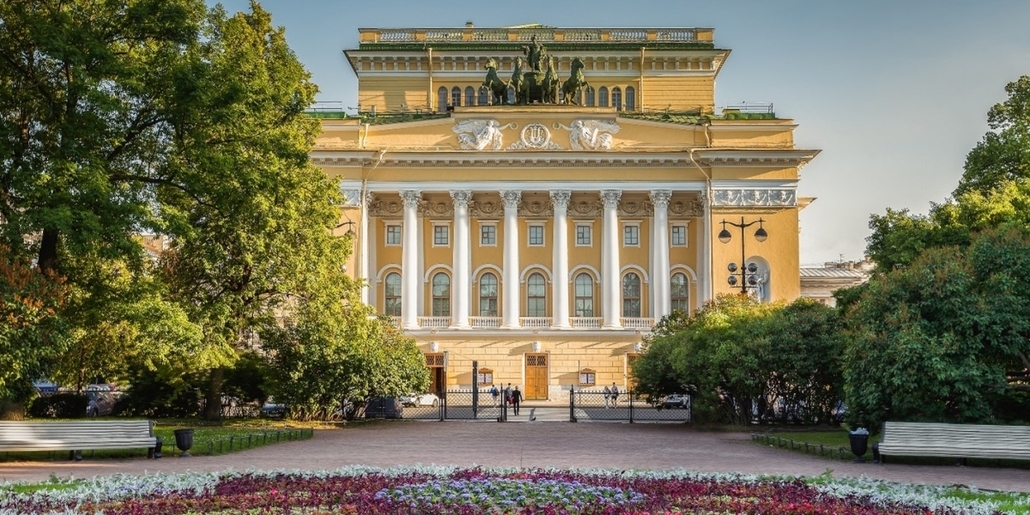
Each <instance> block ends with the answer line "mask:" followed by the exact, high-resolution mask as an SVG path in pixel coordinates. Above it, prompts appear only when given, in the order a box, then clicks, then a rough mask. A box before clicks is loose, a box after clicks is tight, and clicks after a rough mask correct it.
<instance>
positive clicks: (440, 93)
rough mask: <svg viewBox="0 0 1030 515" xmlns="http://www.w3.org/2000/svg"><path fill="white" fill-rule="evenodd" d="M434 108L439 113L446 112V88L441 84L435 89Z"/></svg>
mask: <svg viewBox="0 0 1030 515" xmlns="http://www.w3.org/2000/svg"><path fill="white" fill-rule="evenodd" d="M436 110H437V111H439V112H441V113H446V112H447V88H445V87H443V86H440V89H438V90H436Z"/></svg>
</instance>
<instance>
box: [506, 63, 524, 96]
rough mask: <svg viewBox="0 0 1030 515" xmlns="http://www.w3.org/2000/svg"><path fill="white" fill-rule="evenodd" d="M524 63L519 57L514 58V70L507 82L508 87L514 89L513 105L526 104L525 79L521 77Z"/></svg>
mask: <svg viewBox="0 0 1030 515" xmlns="http://www.w3.org/2000/svg"><path fill="white" fill-rule="evenodd" d="M523 63H524V61H523V60H522V58H521V57H516V58H515V70H514V71H512V72H511V80H510V81H508V86H511V87H512V88H513V89H515V103H516V104H526V103H528V102H527V100H528V99H527V98H526V97H527V95H526V93H528V91H526V78H525V77H523V76H522V64H523Z"/></svg>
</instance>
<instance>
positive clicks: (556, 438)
mask: <svg viewBox="0 0 1030 515" xmlns="http://www.w3.org/2000/svg"><path fill="white" fill-rule="evenodd" d="M527 418H528V413H524V414H522V416H521V417H519V419H517V420H516V421H513V422H509V423H504V424H501V423H497V422H489V421H477V422H459V421H454V422H451V421H449V422H430V421H386V422H379V423H369V424H352V425H350V426H348V427H347V428H346V429H340V430H324V431H316V432H315V435H314V437H313V438H312V439H310V440H304V441H298V442H288V443H282V444H278V445H271V446H267V447H260V448H256V449H252V450H248V451H244V452H239V453H235V454H228V455H222V456H200V457H193V458H178V457H175V456H174V454H173V453H171V452H168V453H166V456H165V458H163V459H160V460H146V459H143V458H140V459H131V460H100V459H95V460H89V459H87V460H84V461H81V462H78V463H75V462H67V461H50V462H24V463H19V462H13V463H12V462H0V481H3V480H11V481H17V480H28V481H41V480H45V479H47V478H48V477H50V475H51V474H56V475H57V476H60V477H67V476H74V477H92V476H94V475H98V474H100V475H104V474H115V473H120V472H124V473H130V474H145V473H151V474H152V473H155V472H184V471H188V470H193V471H217V470H225V469H228V468H235V469H238V470H240V469H250V468H256V469H275V468H285V469H334V468H338V467H341V466H344V465H372V466H378V467H391V466H397V465H414V464H438V465H459V466H473V465H481V466H485V467H563V468H606V469H651V470H667V469H679V468H683V469H689V470H698V471H705V472H743V473H760V474H792V475H806V476H811V475H818V474H822V473H824V472H826V471H827V470H832V473H833V475H834V476H862V475H866V476H870V477H875V478H882V479H887V480H890V481H898V482H905V483H926V484H939V485H967V486H976V487H978V488H981V489H990V490H1006V491H1022V492H1030V470H1022V469H1008V468H981V467H957V466H926V465H896V464H887V465H875V464H872V463H866V464H855V463H851V462H848V461H841V460H828V459H822V458H818V457H815V456H808V455H804V454H800V453H793V452H789V451H786V450H782V449H780V450H777V449H773V448H768V447H763V446H761V445H756V444H753V443H751V441H750V438H749V436H748V435H747V434H746V433H735V432H705V431H696V430H693V429H691V428H690V427H688V426H686V425H684V424H627V423H616V422H583V423H578V424H572V423H568V422H541V421H537V422H521V420H526V419H527ZM165 448H166V450H167V449H169V446H166V447H165Z"/></svg>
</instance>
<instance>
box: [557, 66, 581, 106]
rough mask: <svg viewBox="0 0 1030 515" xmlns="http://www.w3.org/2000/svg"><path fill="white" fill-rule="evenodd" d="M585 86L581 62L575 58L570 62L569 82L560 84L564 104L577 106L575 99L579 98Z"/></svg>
mask: <svg viewBox="0 0 1030 515" xmlns="http://www.w3.org/2000/svg"><path fill="white" fill-rule="evenodd" d="M586 86H587V79H586V77H584V76H583V60H582V59H580V58H578V57H577V58H575V59H573V60H572V71H571V73H570V74H569V80H567V81H565V83H564V84H562V87H561V92H562V94H563V95H565V103H566V104H568V103H569V102H571V103H573V104H576V105H579V102H577V101H576V98H577V97H579V92H580V90H581V89H583V88H584V87H586Z"/></svg>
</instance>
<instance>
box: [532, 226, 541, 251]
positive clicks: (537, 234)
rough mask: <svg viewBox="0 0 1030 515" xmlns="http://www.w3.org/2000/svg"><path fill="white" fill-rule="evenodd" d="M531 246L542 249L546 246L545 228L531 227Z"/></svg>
mask: <svg viewBox="0 0 1030 515" xmlns="http://www.w3.org/2000/svg"><path fill="white" fill-rule="evenodd" d="M529 245H530V246H531V247H542V246H543V245H544V226H542V225H530V226H529Z"/></svg>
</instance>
